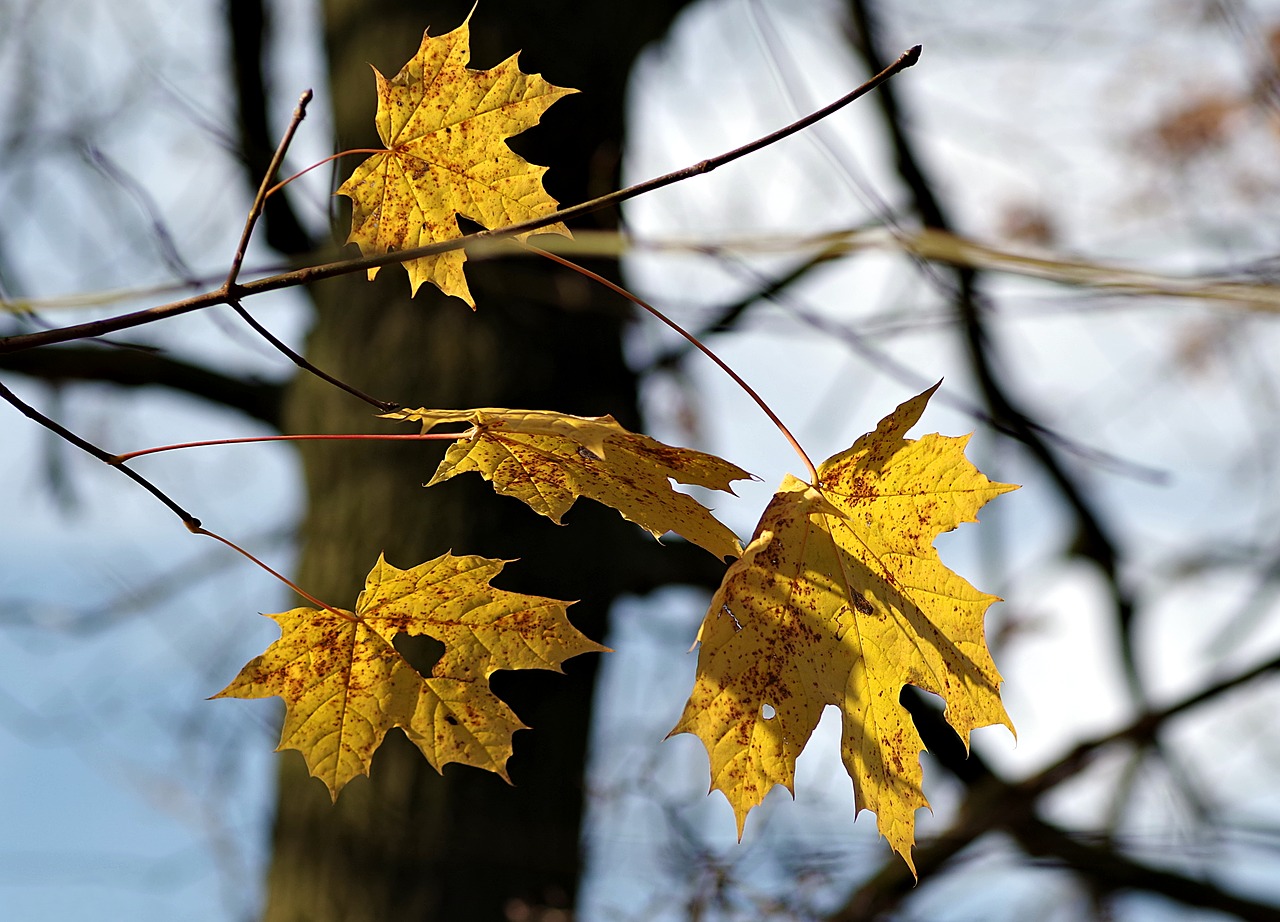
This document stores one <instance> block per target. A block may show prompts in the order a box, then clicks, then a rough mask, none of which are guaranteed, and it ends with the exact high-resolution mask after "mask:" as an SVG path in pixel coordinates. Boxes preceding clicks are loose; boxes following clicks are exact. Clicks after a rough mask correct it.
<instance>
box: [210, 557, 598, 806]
mask: <svg viewBox="0 0 1280 922" xmlns="http://www.w3.org/2000/svg"><path fill="white" fill-rule="evenodd" d="M503 563H504V562H503V561H501V560H490V559H488V558H484V557H474V556H465V557H455V556H454V555H453V554H448V553H446V554H444V555H442V556H440V557H437V558H436V559H435V560H430V561H428V562H426V563H424V564H420V565H418V566H416V567H412V568H410V569H408V570H401V569H399V568H397V567H394V566H392V565H391V564H389V563H387V562H386V560H385V559H383V558H382V557H379V558H378V562H377V563H376V564H375V565H374V567H373V569H372V570H371V571H370V573H369V576H368V578H367V579H366V580H365V587H364V591H363V592H361V593H360V596H359V598H358V599H357V601H356V609H355V611H354V612H346V611H342V612H339V613H335V612H334V611H324V610H321V609H315V608H295V609H292V610H291V611H286V612H281V613H279V614H274V615H268V616H267V617H269V618H272V619H274V620H275V621H276V622H277V623H278V624H279V625H280V639H279V640H277V641H275V642H274V643H273V644H271V646H269V647H268V648H267V650H266V652H264V653H263V654H262V655H261V656H257V657H255V658H254V659H252V660H250V661H249V662H248V663H247V664H246V665H245V667H244V668H243V669H241V670H240V674H239V675H238V676H236V678H235V679H234V680H233V681H232V682H231V684H230V685H228V686H227V687H226V688H224V689H223V690H222V691H220V692H219V693H218V694H217V695H215V696H214V697H215V698H269V697H272V696H279V697H281V698H283V699H284V700H285V705H286V713H285V721H284V730H283V732H282V733H281V736H280V745H279V747H277V751H279V750H284V749H297V750H299V751H300V752H301V753H302V755H303V756H304V758H305V759H306V761H307V768H308V769H309V770H310V772H311V774H312V775H313V776H314V777H317V778H319V779H320V780H322V781H323V782H324V783H325V784H326V785H327V786H328V788H329V793H330V794H331V795H332V796H333V798H334V799H335V800H336V799H337V797H338V792H339V791H341V790H342V788H343V786H344V785H346V783H347V782H348V781H350V780H351V779H352V778H354V777H356V776H357V775H367V774H369V763H370V760H371V759H372V758H373V753H374V751H375V750H376V749H377V748H378V746H379V745H380V744H381V743H382V739H383V737H385V736H386V734H387V731H388V730H390V729H391V728H392V727H400V728H401V729H403V730H404V733H405V735H406V736H408V737H409V739H410V740H411V741H412V742H413V743H414V744H415V745H417V747H418V748H419V749H420V750H422V754H423V755H424V756H426V757H427V761H428V762H430V763H431V765H432V766H433V767H434V768H435V769H436V770H437V771H440V770H441V769H443V768H444V766H445V765H447V764H448V763H450V762H462V763H464V764H466V765H474V766H476V767H477V768H484V769H488V770H489V771H492V772H496V773H497V774H499V775H501V776H502V777H503V778H507V770H506V762H507V758H508V757H509V756H510V755H511V735H512V734H513V733H514V732H515V731H516V730H522V729H526V728H525V726H524V724H522V723H521V722H520V719H519V718H518V717H516V715H515V713H514V712H513V711H512V710H511V709H510V708H509V707H507V705H506V704H505V703H503V702H502V700H501V699H499V698H498V697H497V696H496V695H494V693H493V692H492V691H491V690H490V688H489V676H490V675H491V674H492V673H493V672H495V671H496V670H498V669H552V670H555V671H556V672H560V671H561V670H560V664H561V663H562V662H563V661H564V660H566V659H568V658H569V657H572V656H577V655H578V654H580V653H587V652H591V651H604V650H606V649H607V648H606V647H602V646H600V645H599V644H597V643H595V642H593V641H591V640H589V639H588V638H587V637H585V636H583V635H582V634H580V633H579V632H578V630H577V629H576V628H575V627H574V626H573V625H572V624H570V623H569V619H568V617H567V614H566V608H567V606H568V605H569V604H571V603H566V602H558V601H556V600H555V599H546V598H542V597H540V596H531V595H522V594H520V593H516V592H508V591H506V590H503V589H494V588H493V587H491V586H490V585H489V581H490V580H491V579H493V578H494V577H495V576H497V575H498V573H499V572H500V571H501V570H502V566H503ZM400 634H411V635H420V634H426V635H428V636H431V637H434V638H435V639H436V640H439V641H440V642H441V643H443V644H444V648H445V649H444V655H443V656H441V658H440V659H439V661H438V662H436V664H435V666H434V667H433V668H432V670H431V674H430V676H428V677H425V678H424V677H423V676H422V675H421V674H419V673H418V671H417V670H415V669H414V668H413V667H412V666H410V665H409V663H408V662H406V661H405V659H404V658H403V657H402V656H401V655H400V654H399V653H398V652H397V651H396V649H395V647H394V642H395V639H396V637H397V636H399V635H400ZM507 780H510V779H507Z"/></svg>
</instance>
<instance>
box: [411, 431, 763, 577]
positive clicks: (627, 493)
mask: <svg viewBox="0 0 1280 922" xmlns="http://www.w3.org/2000/svg"><path fill="white" fill-rule="evenodd" d="M385 415H386V416H387V417H388V418H389V419H404V420H411V421H418V422H421V423H422V431H423V432H424V433H425V432H430V431H431V430H432V429H434V428H435V427H436V426H440V425H444V424H446V423H468V424H470V426H471V428H470V429H468V430H466V431H465V432H460V433H459V434H458V441H456V442H454V443H453V444H452V445H450V446H449V450H448V452H446V454H445V456H444V460H443V461H441V462H440V466H439V467H438V468H437V469H436V473H435V476H433V477H432V478H431V481H430V482H429V483H428V484H427V486H429V487H430V486H434V485H435V484H437V483H442V482H443V481H446V480H448V479H450V478H451V477H453V476H455V475H457V474H462V473H466V472H468V471H476V472H478V473H479V474H480V475H481V476H483V477H484V479H485V480H488V481H490V482H491V483H492V484H493V487H494V489H495V490H497V491H498V492H499V493H502V494H504V495H506V496H514V497H516V498H517V499H520V500H523V501H524V502H525V503H527V504H528V505H529V507H530V508H532V509H533V510H534V511H535V512H538V513H541V514H542V515H545V516H546V517H547V518H549V519H551V520H552V521H553V522H555V523H556V524H557V525H559V524H560V517H561V516H563V515H564V514H565V513H566V512H568V511H569V507H570V506H572V505H573V503H574V500H575V499H577V498H578V497H579V496H586V497H588V498H589V499H594V500H596V501H597V502H601V503H604V504H605V505H607V506H612V507H613V508H614V509H617V510H618V511H619V512H620V513H622V515H623V517H624V518H626V519H629V520H630V521H632V522H635V523H636V524H638V525H640V526H642V527H643V528H645V529H646V530H648V531H649V532H650V533H651V534H653V535H654V536H655V537H661V536H662V535H663V534H665V533H666V532H668V531H673V532H675V533H676V534H678V535H680V536H681V537H683V538H685V539H686V540H688V541H691V542H693V543H694V544H696V545H698V546H699V547H702V548H705V549H706V550H708V551H710V552H711V553H712V554H715V555H716V556H717V557H719V558H721V559H723V558H725V557H728V556H735V557H736V556H737V555H738V554H740V553H742V545H741V544H739V543H738V539H737V536H735V535H734V534H733V532H732V531H730V530H729V529H728V528H727V527H726V526H725V525H724V524H723V523H721V522H720V521H719V520H718V519H716V518H715V516H713V515H712V514H711V513H710V511H708V510H707V508H706V507H705V506H703V505H702V504H701V503H699V502H698V501H697V500H695V499H694V498H693V497H691V496H689V495H688V494H685V493H680V492H677V491H676V490H674V489H672V487H671V480H675V481H677V482H678V483H684V484H691V485H695V486H700V487H706V488H708V489H711V490H723V491H724V492H726V493H733V489H732V488H731V487H730V484H731V483H732V482H733V481H735V480H745V479H749V478H750V477H751V475H750V474H748V473H747V472H746V471H744V470H743V469H742V468H740V467H738V466H737V465H736V464H730V463H729V462H728V461H725V460H724V459H722V458H717V457H716V456H715V455H709V454H706V453H704V452H700V451H694V450H693V449H690V448H673V447H672V446H670V445H664V444H663V443H662V442H659V441H657V440H656V439H651V438H649V437H648V436H647V435H641V434H639V433H635V432H630V431H628V430H627V429H624V428H623V427H622V426H620V425H618V423H617V422H616V421H615V420H614V418H613V417H612V416H570V415H568V414H565V413H554V412H552V411H550V410H504V409H498V408H493V407H487V408H483V409H476V410H426V409H418V410H397V411H396V412H394V413H387V414H385Z"/></svg>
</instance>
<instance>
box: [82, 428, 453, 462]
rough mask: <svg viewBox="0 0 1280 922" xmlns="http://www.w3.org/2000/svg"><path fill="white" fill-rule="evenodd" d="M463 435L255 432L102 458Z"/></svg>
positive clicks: (115, 459) (129, 458) (443, 438)
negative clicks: (247, 446)
mask: <svg viewBox="0 0 1280 922" xmlns="http://www.w3.org/2000/svg"><path fill="white" fill-rule="evenodd" d="M465 435H466V432H426V433H423V432H415V433H412V434H408V435H403V434H397V435H392V434H389V433H388V434H380V433H368V432H353V433H333V434H323V435H322V434H299V435H257V436H246V437H245V438H237V439H209V440H207V441H202V442H179V443H177V444H174V445H158V446H156V447H155V448H143V449H141V450H139V451H129V452H125V453H124V454H121V455H111V456H109V457H108V458H105V459H103V460H105V461H107V463H108V464H114V465H116V466H119V465H121V464H123V463H124V462H125V461H132V460H133V459H134V458H141V457H143V456H144V455H155V454H159V453H160V452H162V451H177V450H178V449H180V448H208V447H210V446H213V445H244V444H247V443H250V442H324V441H365V442H395V441H418V442H421V441H431V440H437V441H447V440H450V439H452V440H454V441H456V440H458V439H459V438H462V437H463V436H465Z"/></svg>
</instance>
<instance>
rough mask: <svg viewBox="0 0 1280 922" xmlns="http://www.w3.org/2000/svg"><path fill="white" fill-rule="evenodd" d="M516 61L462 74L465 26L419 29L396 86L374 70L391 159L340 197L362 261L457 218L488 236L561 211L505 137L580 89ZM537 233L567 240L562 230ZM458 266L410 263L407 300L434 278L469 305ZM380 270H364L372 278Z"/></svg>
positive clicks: (451, 257)
mask: <svg viewBox="0 0 1280 922" xmlns="http://www.w3.org/2000/svg"><path fill="white" fill-rule="evenodd" d="M468 20H470V16H468ZM517 57H518V55H512V56H511V57H509V58H507V60H505V61H503V62H502V63H501V64H499V65H498V66H497V67H495V68H493V69H492V70H472V69H470V68H468V67H467V66H466V65H467V62H468V61H470V60H471V33H470V30H469V28H468V25H467V23H466V22H464V23H463V24H462V25H461V26H459V27H458V28H457V29H454V30H453V31H452V32H450V33H448V34H446V35H441V36H436V37H432V36H431V35H430V34H429V33H427V32H424V33H423V35H422V46H421V47H420V48H419V49H418V53H417V54H416V55H414V57H413V58H412V59H410V61H409V62H408V63H407V64H406V65H405V66H404V67H403V68H402V69H401V70H400V73H398V74H396V75H395V77H393V78H392V79H390V80H388V79H387V78H386V77H384V76H382V74H381V73H380V72H379V71H378V69H377V68H374V74H375V75H376V77H377V82H378V114H377V125H378V135H379V137H381V138H382V143H383V144H384V145H385V146H386V147H387V150H386V151H385V152H383V153H378V154H374V155H373V156H371V157H370V158H369V159H367V160H366V161H364V163H362V164H361V165H360V166H359V167H357V168H356V170H355V172H353V173H352V174H351V176H350V177H349V178H348V179H347V181H346V182H344V183H343V184H342V186H341V187H340V188H339V189H338V194H339V195H345V196H348V197H349V198H350V199H351V210H352V214H351V234H350V236H349V237H348V238H347V242H348V243H357V244H359V245H360V252H361V253H363V254H365V255H366V256H368V255H371V254H374V253H387V252H390V251H393V250H406V249H410V248H412V247H417V246H424V245H426V244H428V243H434V242H437V241H441V240H452V239H454V238H456V237H460V236H461V235H462V233H461V231H460V230H459V229H458V220H457V217H456V215H459V214H461V215H463V216H464V217H467V218H470V219H471V220H472V221H475V222H476V223H477V224H480V225H482V226H484V227H486V228H488V229H490V230H494V229H496V228H499V227H505V226H507V225H510V224H516V223H518V222H520V221H526V220H529V219H532V218H539V217H542V216H543V215H546V214H550V213H551V212H553V211H555V210H556V205H557V203H556V200H555V199H553V198H552V197H551V196H550V195H548V194H547V192H546V190H545V189H543V187H542V175H543V174H544V173H545V172H546V171H547V168H546V167H542V166H534V165H533V164H531V163H529V162H528V161H526V160H525V159H524V158H523V157H520V156H519V155H517V154H516V153H515V152H513V151H512V150H511V148H509V147H508V146H507V144H506V139H507V138H510V137H512V136H514V135H517V134H519V133H520V132H522V131H524V130H525V129H527V128H531V127H533V126H534V125H536V124H537V123H538V120H539V118H541V116H542V113H543V112H545V111H546V110H547V107H548V106H550V105H551V104H552V103H553V102H555V101H556V100H557V99H559V98H560V97H562V96H565V95H568V94H569V93H576V92H577V90H571V89H566V88H565V87H558V86H553V85H551V84H550V83H548V82H547V81H546V80H543V79H542V77H541V76H540V75H538V74H523V73H521V72H520V68H519V66H518V65H517V63H516V58H517ZM536 233H544V234H545V233H561V234H566V235H567V234H568V233H569V231H568V229H567V228H565V226H564V225H563V224H559V223H557V224H552V225H549V226H547V227H544V228H542V229H541V230H539V231H537V232H536ZM525 236H526V237H527V236H528V235H525ZM465 261H466V254H465V253H463V252H462V250H452V251H450V252H448V253H442V254H440V255H438V256H428V257H424V258H422V259H415V260H411V261H410V262H407V263H405V268H406V269H407V270H408V272H409V283H410V285H411V286H412V289H413V293H414V294H417V292H418V288H419V286H421V285H422V283H423V282H426V281H430V282H434V283H435V284H436V285H437V286H438V287H439V288H440V290H441V291H443V292H444V293H445V294H449V295H454V296H456V297H459V298H461V299H462V300H464V301H466V302H467V303H468V304H469V305H471V307H472V308H474V307H475V301H474V300H473V299H472V297H471V293H470V290H469V289H468V288H467V281H466V278H465V277H464V276H463V273H462V266H463V263H464V262H465ZM377 273H378V270H377V269H370V270H369V278H370V279H372V278H373V277H374V276H375V275H377Z"/></svg>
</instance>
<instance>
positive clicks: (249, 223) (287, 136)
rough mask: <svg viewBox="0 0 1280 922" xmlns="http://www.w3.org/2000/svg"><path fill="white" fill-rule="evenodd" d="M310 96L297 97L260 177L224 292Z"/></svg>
mask: <svg viewBox="0 0 1280 922" xmlns="http://www.w3.org/2000/svg"><path fill="white" fill-rule="evenodd" d="M312 95H313V94H312V92H311V91H310V90H305V91H304V92H303V94H302V95H301V96H300V97H298V105H297V107H296V108H295V109H294V110H293V117H292V118H291V119H289V127H288V128H286V129H285V132H284V137H283V138H281V139H280V144H279V145H278V146H277V147H276V152H275V154H274V155H272V157H271V163H270V164H269V165H268V166H267V172H266V174H265V175H264V176H263V177H262V182H261V184H259V186H258V194H257V195H255V196H254V198H253V206H252V207H251V208H250V209H249V216H248V217H247V218H246V219H245V222H244V230H243V231H241V232H240V243H239V244H238V245H237V246H236V255H235V256H233V257H232V258H231V269H230V271H229V272H227V280H226V282H224V283H223V285H222V290H223V291H224V292H230V291H231V289H232V288H234V287H235V284H236V276H238V275H239V274H240V267H241V266H242V265H244V257H245V253H247V252H248V250H249V238H250V237H251V236H252V235H253V228H254V225H256V224H257V223H258V218H259V217H260V216H261V215H262V206H263V205H264V204H266V201H267V190H268V189H269V188H271V180H272V179H273V178H274V177H275V175H276V171H277V170H278V169H280V163H281V161H283V160H284V154H285V151H287V150H288V149H289V145H290V144H291V143H292V142H293V136H294V134H295V133H296V132H297V130H298V126H299V125H301V124H302V120H303V119H304V118H305V117H306V115H307V103H309V102H311V97H312Z"/></svg>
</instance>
